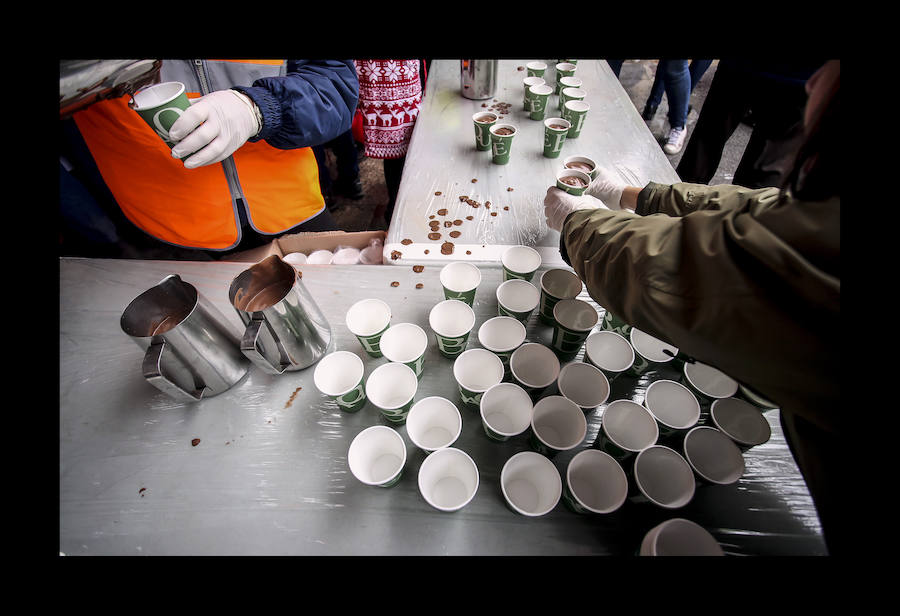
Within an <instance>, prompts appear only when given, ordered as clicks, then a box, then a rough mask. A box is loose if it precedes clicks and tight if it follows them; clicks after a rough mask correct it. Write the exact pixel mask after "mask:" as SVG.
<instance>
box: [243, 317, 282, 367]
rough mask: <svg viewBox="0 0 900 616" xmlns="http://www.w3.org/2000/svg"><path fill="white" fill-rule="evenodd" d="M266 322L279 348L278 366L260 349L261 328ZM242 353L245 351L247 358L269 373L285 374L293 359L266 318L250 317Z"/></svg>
mask: <svg viewBox="0 0 900 616" xmlns="http://www.w3.org/2000/svg"><path fill="white" fill-rule="evenodd" d="M264 323H265V325H266V329H267V330H268V331H269V334H270V335H271V336H272V339H273V340H274V342H275V347H276V348H277V349H278V355H279V365H277V366H276V365H275V364H274V363H272V362H271V361H269V359H268V358H267V357H266V356H265V355H263V354H262V351H260V344H259V335H260V328H261V327H262V325H263V324H264ZM241 353H243V354H244V355H245V356H246V357H247V359H249V360H250V361H252V362H253V363H254V364H256V365H257V366H259V367H260V368H261V369H262V370H263V371H264V372H267V373H269V374H283V373H284V371H285V370H286V369H287V368H289V367H290V366H291V360H290V357H288V354H287V351H286V350H285V348H284V345H283V344H281V341H280V340H279V339H278V337H277V336H275V333H274V332H272V330H271V326H270V325H269V323H268V321H266V320H265V319H257V318H253V319H250V322H249V323H248V324H247V329H246V330H245V331H244V337H243V338H242V339H241Z"/></svg>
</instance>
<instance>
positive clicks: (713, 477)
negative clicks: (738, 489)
mask: <svg viewBox="0 0 900 616" xmlns="http://www.w3.org/2000/svg"><path fill="white" fill-rule="evenodd" d="M683 449H684V459H685V460H687V462H688V464H690V465H691V468H692V469H694V472H695V473H696V474H697V477H699V478H700V480H701V481H702V482H706V483H712V484H717V485H729V484H732V483H734V482H735V481H737V480H738V479H740V478H741V475H743V474H744V469H745V467H744V456H743V454H742V453H741V450H740V449H739V448H738V446H737V445H736V444H735V443H734V441H733V440H731V439H730V438H729V437H728V436H727V435H725V434H723V433H722V432H720V431H719V430H716V429H715V428H711V427H709V426H697V427H696V428H692V429H691V430H689V431H688V433H687V434H686V435H685V437H684V445H683Z"/></svg>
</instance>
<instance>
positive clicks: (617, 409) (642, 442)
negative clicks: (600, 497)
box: [594, 400, 659, 465]
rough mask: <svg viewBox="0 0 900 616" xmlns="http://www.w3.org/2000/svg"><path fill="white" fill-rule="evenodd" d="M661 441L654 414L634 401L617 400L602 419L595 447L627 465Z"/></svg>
mask: <svg viewBox="0 0 900 616" xmlns="http://www.w3.org/2000/svg"><path fill="white" fill-rule="evenodd" d="M658 438H659V426H658V425H657V423H656V419H654V417H653V415H652V414H651V413H650V411H648V410H647V409H646V408H644V407H643V406H641V405H640V404H638V403H637V402H634V401H632V400H614V401H613V402H610V403H609V404H608V405H607V406H606V408H605V409H604V410H603V415H601V417H600V431H599V432H598V434H597V440H596V441H595V443H594V447H595V448H596V449H600V450H601V451H605V452H606V453H608V454H609V455H611V456H612V457H614V458H615V459H616V460H618V461H619V463H620V464H623V465H624V464H626V463H628V462H629V461H630V460H631V459H632V458H633V457H634V456H635V455H636V454H637V453H638V452H641V451H643V450H644V449H646V448H647V447H650V446H652V445H655V444H656V441H657V439H658Z"/></svg>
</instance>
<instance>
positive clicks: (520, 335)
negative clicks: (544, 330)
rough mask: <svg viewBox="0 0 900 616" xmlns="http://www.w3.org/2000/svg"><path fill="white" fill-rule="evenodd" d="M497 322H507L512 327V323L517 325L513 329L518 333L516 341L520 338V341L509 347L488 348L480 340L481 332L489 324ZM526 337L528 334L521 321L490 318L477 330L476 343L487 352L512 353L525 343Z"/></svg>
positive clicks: (498, 317)
mask: <svg viewBox="0 0 900 616" xmlns="http://www.w3.org/2000/svg"><path fill="white" fill-rule="evenodd" d="M498 322H499V323H506V322H509V323H510V325H512V324H513V323H516V324H517V325H516V326H514V327H515V329H516V331H517V332H519V333H518V334H517V339H518V338H521V340H519V342H516V343H515V344H512V345H509V346H504V347H497V348H492V347H490V346H488V344H487V343H485V341H484V340H482V338H481V332H482V331H483V330H484V328H485V327H487V326H488V324H489V323H492V324H497V323H498ZM527 335H528V332H527V330H526V328H525V324H524V323H522V321H520V320H519V319H515V318H513V317H507V316H497V317H491V318H490V319H488V320H486V321H485V322H484V323H482V324H481V326H480V327H479V328H478V342H480V343H481V346H483V347H484V348H486V349H487V350H488V351H492V352H494V353H505V352H507V351H512V350H514V349H517V348H519V346H520V345H521V344H522V343H523V342H524V341H525V338H526V336H527Z"/></svg>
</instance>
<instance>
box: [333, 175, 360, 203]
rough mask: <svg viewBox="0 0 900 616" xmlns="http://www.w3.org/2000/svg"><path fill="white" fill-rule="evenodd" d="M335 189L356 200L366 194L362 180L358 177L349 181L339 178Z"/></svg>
mask: <svg viewBox="0 0 900 616" xmlns="http://www.w3.org/2000/svg"><path fill="white" fill-rule="evenodd" d="M335 189H336V190H337V192H338V193H339V194H341V195H343V196H345V197H347V198H348V199H353V200H354V201H359V200H360V199H362V198H363V197H365V196H366V193H365V191H364V190H363V185H362V182H361V181H360V179H359V178H358V177H357V178H353V179H352V180H349V181H342V180H338V181H337V182H335Z"/></svg>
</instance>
